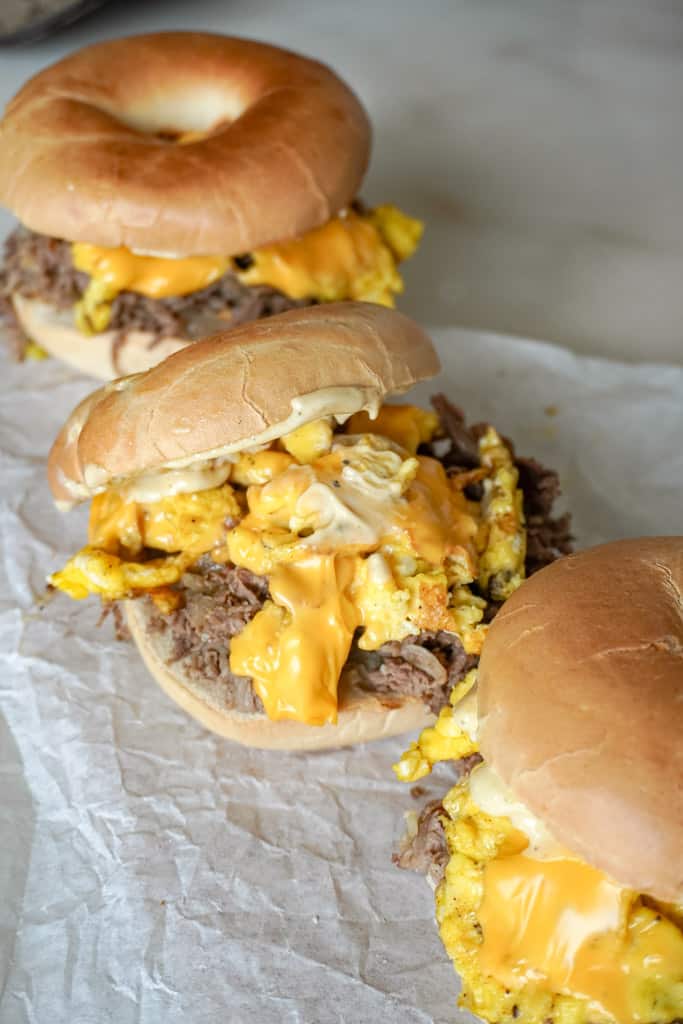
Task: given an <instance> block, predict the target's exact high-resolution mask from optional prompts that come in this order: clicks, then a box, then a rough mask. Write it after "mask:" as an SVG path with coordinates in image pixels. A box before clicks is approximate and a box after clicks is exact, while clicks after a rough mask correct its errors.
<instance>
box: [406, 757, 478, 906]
mask: <svg viewBox="0 0 683 1024" xmlns="http://www.w3.org/2000/svg"><path fill="white" fill-rule="evenodd" d="M481 762H482V757H481V755H480V754H471V755H470V756H469V757H463V758H461V760H460V761H458V762H457V763H456V768H457V770H458V773H459V776H460V778H461V779H462V778H465V777H466V776H467V775H469V774H470V772H471V771H472V770H473V769H474V768H476V766H477V765H478V764H481ZM444 817H446V818H447V817H448V815H447V813H446V811H445V809H444V806H443V804H442V803H441V802H440V801H439V800H430V802H429V803H427V804H425V806H424V807H423V808H422V810H421V812H420V814H419V816H418V819H417V827H416V828H415V830H414V831H413V830H411V831H410V832H409V833H407V834H406V835H405V836H403V838H402V839H401V842H400V843H399V848H398V850H397V851H396V853H394V854H393V856H392V860H393V862H394V864H396V865H397V866H398V867H399V868H404V869H405V870H407V871H417V872H418V873H419V874H421V875H426V876H427V878H428V879H429V881H430V882H431V883H432V885H433V886H435V887H436V886H437V885H438V884H439V882H440V881H441V879H442V878H443V876H444V873H445V871H446V865H447V864H448V860H449V857H450V854H449V852H448V844H447V842H446V833H445V831H444V827H443V824H442V820H443V818H444Z"/></svg>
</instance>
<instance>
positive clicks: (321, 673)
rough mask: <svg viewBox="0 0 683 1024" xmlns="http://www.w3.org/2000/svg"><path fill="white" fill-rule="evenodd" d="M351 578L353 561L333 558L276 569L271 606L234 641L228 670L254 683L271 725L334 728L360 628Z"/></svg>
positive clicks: (311, 559) (314, 557)
mask: <svg viewBox="0 0 683 1024" xmlns="http://www.w3.org/2000/svg"><path fill="white" fill-rule="evenodd" d="M353 571H354V565H353V559H346V558H344V557H342V556H334V555H311V556H310V557H308V558H306V559H302V560H299V561H297V562H295V563H293V564H291V565H279V566H277V568H276V569H275V570H274V571H273V572H272V574H271V576H270V579H269V584H270V595H271V598H272V600H271V601H269V602H268V603H267V604H266V605H265V607H264V608H263V610H262V611H261V612H259V613H258V615H256V616H255V617H254V618H253V619H252V620H251V622H250V623H249V624H248V625H247V626H246V628H245V629H244V630H243V631H242V633H241V634H240V635H239V636H236V637H234V639H233V641H232V645H231V652H230V667H231V669H232V671H233V672H235V673H237V674H238V675H243V676H251V677H252V679H253V681H254V689H255V690H256V692H257V693H258V695H259V697H260V698H261V700H262V701H263V706H264V708H265V710H266V714H267V715H268V717H269V718H271V719H273V720H274V721H279V720H281V719H287V718H290V719H296V720H297V721H300V722H307V723H308V724H309V725H324V724H325V723H327V722H332V723H334V722H336V720H337V684H338V681H339V677H340V675H341V670H342V667H343V665H344V662H345V661H346V659H347V657H348V654H349V650H350V648H351V641H352V639H353V633H354V630H355V628H356V626H357V625H358V614H357V611H356V609H355V607H354V605H353V603H352V602H351V601H350V599H349V597H348V596H347V595H348V588H349V586H350V583H351V580H352V578H353Z"/></svg>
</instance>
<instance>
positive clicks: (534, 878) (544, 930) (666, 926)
mask: <svg viewBox="0 0 683 1024" xmlns="http://www.w3.org/2000/svg"><path fill="white" fill-rule="evenodd" d="M479 921H480V923H481V926H482V931H483V942H482V946H481V949H480V951H479V960H480V964H481V969H482V971H483V972H484V973H485V974H490V975H492V976H493V977H494V978H496V979H497V980H498V981H500V982H501V983H502V984H503V985H505V986H506V987H507V988H512V989H518V988H520V987H521V986H522V985H524V984H527V983H532V984H534V985H538V984H539V982H541V979H542V983H543V984H545V985H547V986H548V987H549V988H550V989H551V990H552V991H554V992H562V993H566V994H568V995H576V996H580V997H581V998H583V999H586V1000H588V1002H589V1003H590V1004H591V1005H592V1006H595V1007H596V1008H599V1009H600V1010H601V1011H602V1012H603V1013H607V1014H611V1016H612V1017H613V1018H614V1020H615V1021H619V1024H639V1022H641V1021H643V1020H646V1019H648V1018H647V1017H643V1016H642V1010H643V996H642V994H641V993H642V991H643V990H647V989H649V988H652V989H656V988H657V987H659V986H662V987H664V986H666V985H667V983H668V984H670V985H671V986H672V989H675V986H676V984H678V986H682V985H683V936H681V933H680V932H679V931H678V929H677V928H675V927H674V925H673V924H672V923H671V922H668V921H665V920H663V919H662V918H661V917H660V916H659V915H658V914H657V913H656V912H655V911H654V910H652V909H651V908H649V907H645V906H642V905H640V903H639V900H638V896H637V894H636V893H633V892H631V891H630V890H628V889H624V888H623V887H622V886H620V885H618V884H617V883H616V882H613V881H611V879H609V878H607V877H606V876H605V875H604V874H603V873H602V872H601V871H598V870H597V869H596V868H593V867H591V866H590V865H588V864H584V863H582V862H581V861H577V860H573V859H566V858H565V859H561V860H550V861H538V860H534V859H533V858H531V857H527V856H525V855H524V854H517V855H513V856H510V857H497V858H495V859H494V860H492V861H489V863H488V864H487V865H486V868H485V870H484V898H483V900H482V904H481V907H480V909H479ZM646 998H647V997H646ZM674 998H675V997H674ZM681 1009H683V991H681V992H680V998H679V1001H678V1008H677V1009H675V1007H674V1005H673V1004H671V1006H670V1012H672V1013H674V1015H675V1014H678V1013H679V1012H680V1010H681Z"/></svg>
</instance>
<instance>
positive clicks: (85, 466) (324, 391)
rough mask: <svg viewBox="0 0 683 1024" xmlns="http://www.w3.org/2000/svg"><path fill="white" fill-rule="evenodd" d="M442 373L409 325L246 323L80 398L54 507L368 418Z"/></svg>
mask: <svg viewBox="0 0 683 1024" xmlns="http://www.w3.org/2000/svg"><path fill="white" fill-rule="evenodd" d="M438 371H439V361H438V357H437V355H436V353H435V351H434V348H433V346H432V343H431V341H430V340H429V338H428V337H427V335H426V334H425V333H424V331H422V329H421V328H420V327H418V325H417V324H416V323H414V322H413V321H412V320H410V319H409V318H408V317H406V316H403V314H401V313H398V312H396V311H395V310H391V309H387V308H386V307H384V306H377V305H373V304H371V303H353V302H349V303H332V304H330V305H326V306H311V307H308V308H305V309H299V310H291V311H290V312H287V313H283V314H281V315H279V316H274V317H270V318H268V319H267V320H259V321H254V322H252V323H248V324H245V325H244V326H243V327H241V328H238V329H236V330H232V331H226V332H224V333H223V334H217V335H214V336H213V337H211V338H208V339H206V340H205V341H202V342H197V343H196V344H194V345H192V346H190V347H188V348H185V349H182V350H181V351H180V352H177V353H176V354H175V355H172V356H170V357H169V358H168V359H166V360H165V361H164V362H163V363H161V364H159V365H158V366H156V367H153V368H152V369H151V370H148V371H147V372H146V373H141V374H136V375H133V376H130V377H124V378H122V379H120V380H116V381H113V382H112V383H111V384H107V385H105V386H104V387H103V388H100V389H99V390H98V391H95V392H94V393H93V394H91V395H90V396H88V397H87V398H86V399H85V400H84V401H83V402H82V403H81V404H80V405H79V406H78V407H77V408H76V409H75V410H74V411H73V413H72V414H71V416H70V417H69V419H68V420H67V421H66V423H65V424H64V426H63V427H62V430H61V431H60V433H59V435H58V437H57V439H56V441H55V443H54V445H53V447H52V450H51V452H50V456H49V460H48V479H49V482H50V487H51V489H52V493H53V495H54V497H55V499H56V501H57V502H59V503H60V504H62V505H65V506H68V505H72V504H74V503H75V502H78V501H85V500H87V499H88V498H91V497H93V496H94V495H95V494H98V493H100V492H102V491H104V490H106V489H107V488H108V487H110V486H111V485H112V484H116V483H117V482H121V481H122V480H125V479H130V478H131V477H139V476H141V475H143V474H148V473H156V472H159V471H164V470H165V471H167V470H173V469H180V468H184V467H186V466H188V465H191V464H198V463H201V462H207V461H210V460H212V459H216V458H221V457H224V456H226V455H229V454H231V453H233V452H237V451H240V450H241V449H244V448H248V447H253V446H258V445H259V444H264V443H266V442H267V441H270V440H273V439H275V438H277V437H280V436H282V434H284V433H286V432H287V431H290V430H293V429H294V428H295V427H298V426H301V425H303V424H304V423H307V422H309V421H311V420H314V419H318V418H320V417H321V416H325V415H336V416H349V415H352V414H353V413H354V412H358V411H360V410H361V409H369V410H373V409H376V408H377V407H378V406H379V405H380V404H381V403H382V401H383V400H384V398H385V397H388V396H390V395H399V394H402V393H403V392H405V391H407V390H408V389H409V388H411V387H412V386H413V385H414V384H416V383H418V381H421V380H426V379H428V378H430V377H433V376H434V375H435V374H436V373H438Z"/></svg>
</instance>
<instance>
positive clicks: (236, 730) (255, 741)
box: [126, 600, 434, 750]
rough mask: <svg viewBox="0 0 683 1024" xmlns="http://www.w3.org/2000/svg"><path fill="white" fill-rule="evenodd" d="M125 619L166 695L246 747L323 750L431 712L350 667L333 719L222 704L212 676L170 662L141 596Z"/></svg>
mask: <svg viewBox="0 0 683 1024" xmlns="http://www.w3.org/2000/svg"><path fill="white" fill-rule="evenodd" d="M126 617H127V620H128V625H129V628H130V631H131V634H132V637H133V640H134V641H135V644H136V645H137V648H138V650H139V652H140V654H141V656H142V660H143V661H144V663H145V665H146V667H147V669H148V670H149V672H150V673H151V674H152V676H153V677H154V678H155V679H156V681H157V682H158V683H159V685H160V686H161V688H162V690H164V691H165V692H166V693H167V694H168V696H169V697H170V698H171V699H172V700H174V701H175V702H176V703H177V704H179V705H180V707H181V708H182V709H183V710H184V711H186V712H187V713H188V714H189V715H192V717H193V718H196V719H197V721H199V722H201V724H202V725H203V726H205V727H206V728H207V729H210V730H211V731H212V732H215V733H218V735H219V736H225V737H227V738H228V739H231V740H235V741H236V742H237V743H241V744H243V745H244V746H248V747H260V748H263V749H272V750H326V749H330V748H333V747H347V746H351V745H352V744H354V743H364V742H366V741H368V740H376V739H383V738H385V737H387V736H397V735H399V734H400V733H404V732H414V731H415V730H420V729H422V728H424V727H425V726H427V725H430V724H431V723H432V722H433V721H434V715H433V714H432V713H431V712H430V711H429V709H428V708H427V707H426V706H425V705H424V704H423V703H422V702H421V701H419V700H417V699H416V698H414V697H403V698H402V697H396V696H392V697H391V698H388V697H386V698H385V699H384V700H382V699H381V698H380V697H378V696H376V695H374V694H371V693H368V692H366V691H364V690H362V689H361V688H360V687H359V686H357V685H356V684H355V683H354V681H353V679H352V676H351V673H348V674H345V675H343V676H342V678H341V680H340V683H339V719H338V722H337V724H336V725H323V726H314V725H306V724H304V723H303V722H291V721H284V722H274V721H272V720H271V719H270V718H268V717H267V715H265V714H256V713H252V714H247V713H245V712H242V711H236V710H235V709H234V708H230V707H228V706H226V704H225V701H224V699H222V694H221V685H220V683H216V682H215V681H214V680H212V679H206V680H199V681H198V680H196V679H194V678H190V677H189V676H188V675H187V673H185V672H184V671H183V668H182V666H181V665H180V664H179V663H178V662H175V663H173V664H172V665H170V664H169V663H168V661H167V657H166V653H165V650H164V647H165V644H164V638H163V635H160V634H156V633H151V632H150V631H149V630H148V628H147V625H148V621H149V612H148V610H147V608H146V602H144V601H141V600H137V601H127V602H126Z"/></svg>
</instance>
